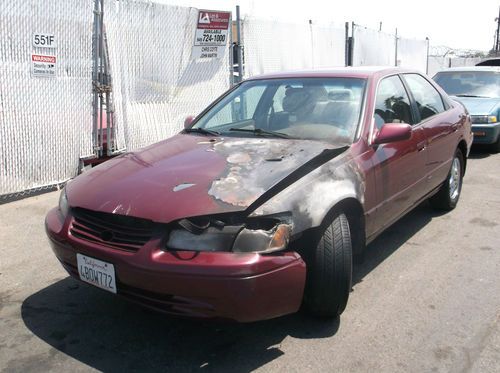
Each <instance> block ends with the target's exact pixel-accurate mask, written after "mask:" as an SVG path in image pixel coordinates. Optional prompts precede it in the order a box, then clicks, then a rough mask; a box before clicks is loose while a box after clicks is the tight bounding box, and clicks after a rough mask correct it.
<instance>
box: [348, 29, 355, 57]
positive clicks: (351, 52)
mask: <svg viewBox="0 0 500 373" xmlns="http://www.w3.org/2000/svg"><path fill="white" fill-rule="evenodd" d="M355 26H356V24H355V23H354V22H351V35H352V36H351V38H350V41H351V42H350V43H349V44H350V45H349V66H354V44H355V43H356V39H355V38H354V27H355Z"/></svg>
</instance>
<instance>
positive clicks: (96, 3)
mask: <svg viewBox="0 0 500 373" xmlns="http://www.w3.org/2000/svg"><path fill="white" fill-rule="evenodd" d="M93 26H94V27H93V35H92V60H93V64H92V85H93V94H92V146H93V149H94V154H95V156H98V155H99V145H98V143H99V130H98V128H97V127H98V124H97V122H98V110H97V106H98V104H99V94H98V92H97V89H96V83H97V80H98V71H97V67H98V63H99V51H98V36H99V0H94V25H93Z"/></svg>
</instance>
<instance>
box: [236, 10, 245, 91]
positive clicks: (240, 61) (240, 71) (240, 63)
mask: <svg viewBox="0 0 500 373" xmlns="http://www.w3.org/2000/svg"><path fill="white" fill-rule="evenodd" d="M236 33H237V36H238V47H237V48H238V75H239V79H238V80H239V81H240V82H241V81H242V80H243V73H244V70H243V43H242V41H241V17H240V6H239V5H236Z"/></svg>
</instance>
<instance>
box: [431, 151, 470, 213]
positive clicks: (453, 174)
mask: <svg viewBox="0 0 500 373" xmlns="http://www.w3.org/2000/svg"><path fill="white" fill-rule="evenodd" d="M463 165H464V156H463V154H462V151H461V150H460V149H457V150H456V151H455V155H454V156H453V160H452V161H451V168H450V172H449V173H448V176H447V178H446V180H445V181H444V183H443V184H442V185H441V188H440V189H439V191H438V192H437V193H436V194H435V195H434V196H432V197H431V198H430V199H429V201H430V203H431V205H432V207H434V208H435V209H438V210H447V211H449V210H453V209H454V208H455V207H456V206H457V203H458V200H459V198H460V193H461V192H462V180H463V175H464V172H463Z"/></svg>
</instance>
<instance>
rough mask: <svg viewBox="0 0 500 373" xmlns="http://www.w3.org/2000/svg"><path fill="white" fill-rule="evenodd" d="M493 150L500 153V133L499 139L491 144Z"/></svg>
mask: <svg viewBox="0 0 500 373" xmlns="http://www.w3.org/2000/svg"><path fill="white" fill-rule="evenodd" d="M491 151H492V152H493V153H500V135H498V138H497V141H496V142H494V143H493V144H491Z"/></svg>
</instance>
